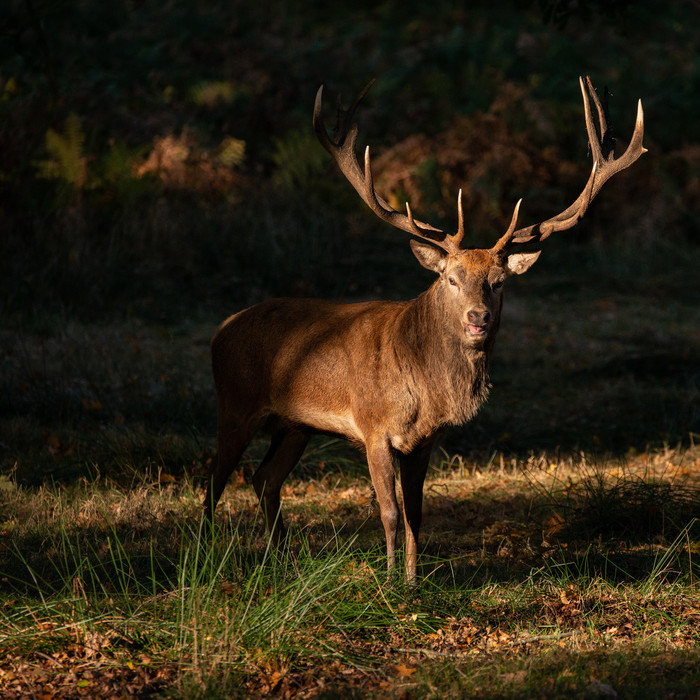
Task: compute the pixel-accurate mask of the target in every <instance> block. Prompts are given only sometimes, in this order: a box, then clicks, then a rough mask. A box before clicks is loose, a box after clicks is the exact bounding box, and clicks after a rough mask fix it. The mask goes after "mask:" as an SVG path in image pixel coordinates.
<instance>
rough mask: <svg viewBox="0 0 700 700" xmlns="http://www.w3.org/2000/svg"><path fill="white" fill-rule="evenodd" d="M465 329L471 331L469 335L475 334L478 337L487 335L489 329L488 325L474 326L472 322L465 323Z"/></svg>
mask: <svg viewBox="0 0 700 700" xmlns="http://www.w3.org/2000/svg"><path fill="white" fill-rule="evenodd" d="M464 330H466V331H467V333H469V335H473V336H476V337H477V338H478V337H479V336H483V335H486V332H487V331H488V326H473V325H472V324H470V323H465V324H464Z"/></svg>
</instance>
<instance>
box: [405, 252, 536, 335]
mask: <svg viewBox="0 0 700 700" xmlns="http://www.w3.org/2000/svg"><path fill="white" fill-rule="evenodd" d="M411 248H412V249H413V253H414V254H415V256H416V257H417V258H418V261H419V262H420V264H421V265H423V267H425V268H427V269H429V270H432V271H433V272H437V273H438V274H439V275H440V278H439V279H438V281H437V282H436V284H437V285H438V286H439V289H440V296H441V298H442V299H444V303H445V311H446V313H447V315H448V317H449V318H450V319H451V320H452V322H453V325H454V327H455V329H456V330H457V332H458V333H459V334H462V337H463V340H464V341H465V342H466V343H467V344H468V345H470V346H472V347H480V346H482V345H483V344H484V342H485V341H486V339H487V338H488V337H490V336H491V337H492V336H493V335H494V334H495V333H496V331H497V330H498V324H499V320H500V316H501V305H502V301H503V297H502V293H503V284H504V282H505V281H506V279H507V278H508V277H509V276H510V275H519V274H522V273H523V272H525V271H526V270H528V269H529V268H530V266H531V265H532V264H533V263H534V262H535V260H537V258H538V257H539V252H535V253H513V254H511V255H508V256H504V257H502V258H501V257H498V256H495V255H493V254H492V253H491V252H489V251H488V250H482V249H471V250H462V251H460V252H458V253H456V254H455V253H447V252H445V251H444V250H442V249H440V248H436V247H435V246H433V245H430V244H429V243H423V242H422V241H411Z"/></svg>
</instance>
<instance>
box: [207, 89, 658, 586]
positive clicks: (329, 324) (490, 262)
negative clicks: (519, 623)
mask: <svg viewBox="0 0 700 700" xmlns="http://www.w3.org/2000/svg"><path fill="white" fill-rule="evenodd" d="M579 83H580V87H581V93H582V95H583V108H584V116H585V122H586V131H587V134H588V142H589V144H590V151H591V155H592V159H593V167H592V170H591V172H590V176H589V178H588V181H587V183H586V185H585V187H584V188H583V190H582V192H581V194H580V195H579V196H578V198H577V199H576V201H574V203H573V204H571V206H569V207H568V208H567V209H565V210H564V211H562V212H561V213H560V214H557V215H556V216H553V217H552V218H550V219H547V220H546V221H541V222H539V223H536V224H533V225H530V226H527V227H525V228H516V226H517V221H518V215H519V210H520V205H521V203H522V199H521V200H520V201H518V203H517V204H516V206H515V209H514V211H513V215H512V218H511V221H510V225H509V226H508V229H507V230H506V232H505V233H504V234H503V235H502V236H501V237H500V238H499V239H498V240H497V241H496V243H495V244H494V245H493V246H492V247H491V248H488V249H487V248H476V247H471V246H469V245H467V242H466V233H465V222H464V212H463V208H462V192H461V190H460V191H459V195H458V197H457V224H458V225H457V231H456V233H454V234H450V233H447V232H445V231H444V230H442V229H439V228H436V227H434V226H432V225H430V224H427V223H424V222H421V221H418V220H416V219H415V218H414V216H413V213H412V211H411V207H410V205H409V204H408V203H406V212H405V213H402V212H399V211H397V210H395V209H394V208H392V207H391V206H390V205H389V204H388V203H387V201H386V200H384V199H383V198H382V197H381V196H380V195H379V194H378V193H377V192H376V190H375V187H374V182H373V177H372V168H371V162H370V151H369V146H367V148H366V149H365V153H364V165H363V166H362V165H360V163H359V161H358V158H357V154H356V141H357V136H358V125H357V122H356V121H355V112H356V110H357V107H358V105H359V103H360V101H361V100H362V99H363V97H364V96H365V94H366V92H367V90H368V89H369V87H370V86H371V84H372V83H370V84H369V85H368V86H367V87H366V88H365V89H364V90H363V91H362V92H361V94H360V95H359V96H358V97H357V99H356V100H355V101H354V103H353V104H352V105H351V106H350V108H348V109H345V108H343V107H342V106H341V103H340V100H338V107H337V127H336V130H335V134H334V136H333V137H331V136H330V135H329V133H328V130H327V128H326V126H325V123H324V121H323V118H322V116H321V113H322V101H323V85H321V87H320V88H319V89H318V92H317V95H316V100H315V104H314V110H313V128H314V131H315V133H316V136H317V137H318V140H319V141H320V143H321V145H322V146H323V147H324V148H325V149H326V150H327V151H328V152H329V153H330V155H331V156H332V158H333V160H334V161H335V162H336V164H337V165H338V167H339V168H340V171H341V173H342V174H343V175H344V176H345V178H346V179H347V180H348V181H349V182H350V184H351V185H352V187H353V188H354V189H355V190H356V192H357V193H358V194H359V196H360V197H361V198H362V200H363V201H364V202H365V204H366V205H367V206H368V207H369V209H370V210H371V211H372V212H374V214H376V215H377V216H378V217H379V218H380V219H381V220H383V221H385V222H387V223H389V224H391V225H392V226H394V227H396V228H398V229H400V230H401V231H404V232H406V233H408V234H410V235H411V238H410V246H411V250H412V251H413V254H414V255H415V257H416V258H417V259H418V262H419V263H420V264H421V265H422V266H423V267H425V268H427V269H428V270H430V271H432V272H433V273H435V274H436V275H437V279H435V281H434V282H433V283H432V284H431V285H430V287H429V288H428V289H427V290H426V291H424V292H423V293H422V294H420V295H419V296H417V297H416V298H415V299H413V300H410V301H381V300H380V301H360V302H353V303H341V302H336V301H327V300H320V299H299V298H281V299H272V300H267V301H263V302H262V303H259V304H257V305H255V306H252V307H250V308H247V309H245V310H242V311H239V312H238V313H235V314H233V315H232V316H230V317H229V318H227V319H226V320H225V321H224V322H223V323H222V324H221V325H220V326H219V328H218V330H217V331H216V333H215V335H214V337H213V339H212V342H211V360H212V371H213V375H214V384H215V389H216V399H217V409H218V424H217V439H218V451H217V453H216V455H215V457H214V458H213V460H212V463H211V467H210V471H209V479H208V485H207V490H206V496H205V499H204V504H203V509H204V517H205V520H206V522H209V523H211V522H213V517H214V509H215V508H216V504H217V502H218V501H219V499H220V497H221V495H222V492H223V490H224V488H225V485H226V482H227V480H228V478H229V476H230V475H231V473H232V472H233V470H234V469H235V468H236V466H237V465H238V463H239V460H240V458H241V456H242V454H243V452H244V450H245V449H246V447H247V446H248V444H249V443H250V441H251V439H252V437H253V436H254V435H255V434H256V433H258V432H259V431H265V432H267V433H268V434H269V435H270V445H269V449H268V450H267V453H266V454H265V456H264V458H263V459H262V461H261V462H260V464H259V465H258V466H257V469H256V470H255V472H254V474H253V477H252V482H253V486H254V489H255V492H256V494H257V496H258V500H259V504H260V508H261V511H262V513H263V515H264V519H265V522H266V524H267V528H268V529H269V531H270V538H271V541H272V542H273V543H274V544H277V545H279V544H280V543H281V542H282V540H283V539H284V538H285V536H286V528H285V525H284V522H283V519H282V515H281V512H280V490H281V487H282V484H283V482H284V481H285V479H286V478H287V476H288V475H289V474H290V473H291V471H292V469H293V468H294V466H295V465H296V464H297V462H298V461H299V460H300V458H301V456H302V454H303V452H304V449H305V448H306V445H307V443H308V441H309V438H310V437H311V436H312V435H313V434H317V433H321V434H328V435H333V436H339V437H341V438H345V439H347V440H349V441H350V442H351V443H354V444H355V445H356V446H358V447H359V448H360V449H361V450H363V451H364V453H365V455H366V459H367V465H368V467H369V474H370V478H371V483H372V486H373V489H374V493H375V496H376V500H377V502H378V505H379V513H380V518H381V522H382V525H383V527H384V534H385V537H386V554H387V571H388V574H389V575H391V573H392V571H394V569H395V552H396V546H397V534H398V529H399V521H400V515H401V513H400V509H399V504H398V500H397V495H396V473H395V469H396V468H398V474H399V479H400V484H401V493H402V500H403V521H404V529H405V544H404V560H405V579H406V581H407V582H408V583H415V581H416V575H417V563H418V537H419V531H420V527H421V518H422V510H423V484H424V481H425V477H426V472H427V469H428V464H429V460H430V455H431V451H432V449H433V446H434V445H435V443H436V440H437V439H438V438H439V437H440V436H441V435H442V434H443V433H444V432H445V431H446V430H447V429H448V428H449V427H451V426H458V425H462V424H464V423H466V422H467V421H469V420H470V419H471V418H472V417H473V416H474V415H475V414H476V412H477V411H478V410H479V408H480V406H481V405H482V404H483V403H484V402H485V401H486V398H487V396H488V394H489V381H488V367H489V359H490V356H491V354H492V351H493V347H494V341H495V338H496V334H497V331H498V328H499V323H500V317H501V308H502V304H503V287H504V282H505V281H506V279H507V278H508V277H510V276H511V275H521V274H523V273H524V272H526V271H527V270H529V269H530V267H532V265H533V264H534V263H535V261H536V260H537V259H538V257H539V256H540V253H541V252H542V250H541V248H539V247H538V244H539V243H541V242H542V241H544V240H546V239H547V238H548V237H549V236H550V235H551V234H553V233H555V232H559V231H565V230H567V229H570V228H572V227H573V226H575V225H576V224H577V223H578V222H579V221H580V220H581V218H582V217H583V215H584V214H585V213H586V211H587V209H588V207H589V206H590V203H591V201H592V200H593V199H594V197H595V196H596V195H597V194H598V192H599V191H600V189H601V188H602V186H603V185H604V184H605V183H606V182H607V181H608V180H609V179H610V178H611V177H612V176H613V175H615V174H616V173H618V172H620V171H621V170H624V169H625V168H628V167H629V166H630V165H632V164H633V163H634V162H635V161H636V160H637V159H638V158H639V157H640V156H641V155H642V154H643V153H644V152H646V149H645V148H644V147H643V146H642V140H643V135H644V113H643V110H642V103H641V100H639V102H638V106H637V118H636V124H635V128H634V132H633V135H632V138H631V140H630V142H629V144H628V147H627V149H626V150H625V152H624V154H623V155H622V156H620V157H619V158H617V159H616V158H615V157H614V148H615V139H614V137H613V131H612V125H611V122H610V118H609V111H608V96H609V94H610V93H609V92H608V90H607V88H606V89H605V92H604V96H603V99H602V100H601V98H600V97H599V96H598V94H597V92H596V90H595V88H594V87H593V85H592V83H591V80H590V78H586V81H585V82H584V80H583V78H579ZM591 102H593V103H594V104H595V107H596V111H597V114H598V122H599V129H600V134H598V132H597V130H596V126H595V124H594V119H593V115H592V109H591ZM525 244H530V245H528V246H526V248H522V247H521V246H523V245H525ZM533 245H534V249H532V246H533Z"/></svg>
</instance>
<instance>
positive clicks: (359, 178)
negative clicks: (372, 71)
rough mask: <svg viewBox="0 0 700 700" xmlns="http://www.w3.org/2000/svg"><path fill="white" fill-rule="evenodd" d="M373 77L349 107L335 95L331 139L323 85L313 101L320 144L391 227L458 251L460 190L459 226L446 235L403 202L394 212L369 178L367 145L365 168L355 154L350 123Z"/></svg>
mask: <svg viewBox="0 0 700 700" xmlns="http://www.w3.org/2000/svg"><path fill="white" fill-rule="evenodd" d="M373 83H374V80H372V81H371V82H370V83H369V84H368V85H367V86H366V87H365V89H364V90H363V91H362V92H361V93H360V95H359V96H358V98H357V99H356V100H355V101H354V102H353V103H352V106H351V107H350V108H349V109H343V108H342V106H341V104H340V98H338V111H337V120H338V121H337V125H336V134H335V138H334V139H331V138H330V136H329V135H328V131H327V130H326V126H325V124H324V122H323V119H322V117H321V107H322V103H323V85H321V87H320V88H319V89H318V92H317V93H316V103H315V104H314V120H313V123H314V131H315V132H316V136H317V137H318V140H319V141H320V142H321V145H322V146H323V147H324V148H325V149H326V150H327V151H328V152H329V153H330V154H331V155H332V156H333V159H334V160H335V162H336V163H337V164H338V167H340V170H341V172H342V173H343V175H345V177H346V178H347V179H348V181H349V182H350V184H351V185H352V186H353V187H354V188H355V190H356V191H357V193H358V194H359V195H360V197H362V199H363V200H364V202H365V204H367V206H368V207H369V208H370V209H371V210H372V211H373V212H374V213H375V214H376V215H377V216H378V217H379V218H380V219H382V220H383V221H387V222H388V223H390V224H391V225H392V226H395V227H396V228H399V229H401V230H403V231H408V233H412V234H413V235H414V236H418V237H419V238H424V239H426V240H429V241H430V242H431V243H434V244H435V245H438V246H440V247H441V248H443V249H444V250H446V251H448V252H456V251H457V250H459V248H460V245H461V242H462V239H463V238H464V215H463V212H462V192H461V190H460V193H459V198H458V207H457V208H458V212H459V229H458V231H457V233H456V234H455V235H453V236H451V235H449V234H446V233H445V232H444V231H443V230H442V229H439V228H435V227H434V226H431V225H430V224H426V223H424V222H422V221H417V220H416V219H414V218H413V213H412V212H411V207H410V205H409V204H408V202H406V213H405V214H402V213H401V212H398V211H396V209H394V208H393V207H391V206H390V205H389V204H388V203H387V202H386V201H385V200H384V199H382V197H380V196H379V195H378V194H377V192H376V190H375V189H374V181H373V179H372V167H371V164H370V157H369V146H367V148H366V149H365V163H364V169H363V168H361V167H360V164H359V163H358V161H357V156H356V155H355V143H356V142H357V133H358V127H357V123H353V118H354V116H355V110H356V109H357V106H358V105H359V104H360V101H361V100H362V98H363V97H364V96H365V95H366V94H367V91H368V90H369V89H370V87H372V84H373Z"/></svg>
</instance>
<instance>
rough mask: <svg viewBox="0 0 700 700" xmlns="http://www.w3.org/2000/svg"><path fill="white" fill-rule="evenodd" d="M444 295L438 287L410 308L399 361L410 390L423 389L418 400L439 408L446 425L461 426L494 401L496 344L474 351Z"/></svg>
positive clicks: (402, 327)
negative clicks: (491, 363) (491, 368)
mask: <svg viewBox="0 0 700 700" xmlns="http://www.w3.org/2000/svg"><path fill="white" fill-rule="evenodd" d="M444 294H445V290H444V287H443V285H440V284H439V283H438V282H435V283H434V284H433V285H432V286H431V287H430V288H429V289H427V290H426V291H425V292H423V294H421V295H420V296H419V297H417V298H416V299H414V300H413V301H412V302H410V303H409V304H408V305H407V307H406V309H405V310H404V312H403V314H402V315H401V317H400V319H399V323H400V330H401V332H400V333H399V334H398V335H397V338H399V339H400V341H399V342H400V347H397V359H399V360H400V364H401V367H402V372H403V373H404V374H405V375H407V376H406V379H407V382H409V385H411V384H412V385H414V386H416V389H423V391H421V392H420V393H418V395H419V396H423V397H428V398H427V400H428V401H431V402H432V403H433V404H434V409H435V410H436V411H437V414H438V415H441V416H442V419H443V420H442V421H441V422H442V423H443V424H445V425H458V424H462V423H465V422H467V421H468V420H470V419H471V418H472V417H473V416H474V414H475V413H476V412H477V411H478V410H479V407H480V406H481V405H482V404H483V403H484V401H485V400H486V398H487V396H488V391H489V386H488V356H489V353H490V350H491V347H492V346H493V339H492V338H491V339H489V340H488V341H487V344H486V345H485V346H484V347H483V348H473V347H470V346H469V345H468V344H467V342H466V336H465V335H464V330H463V329H462V327H461V324H458V323H456V322H455V320H454V319H453V318H450V317H449V316H448V314H447V312H446V309H447V308H448V305H447V304H446V303H445V300H444V298H443V297H444ZM397 345H398V344H397ZM417 385H422V386H417Z"/></svg>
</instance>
